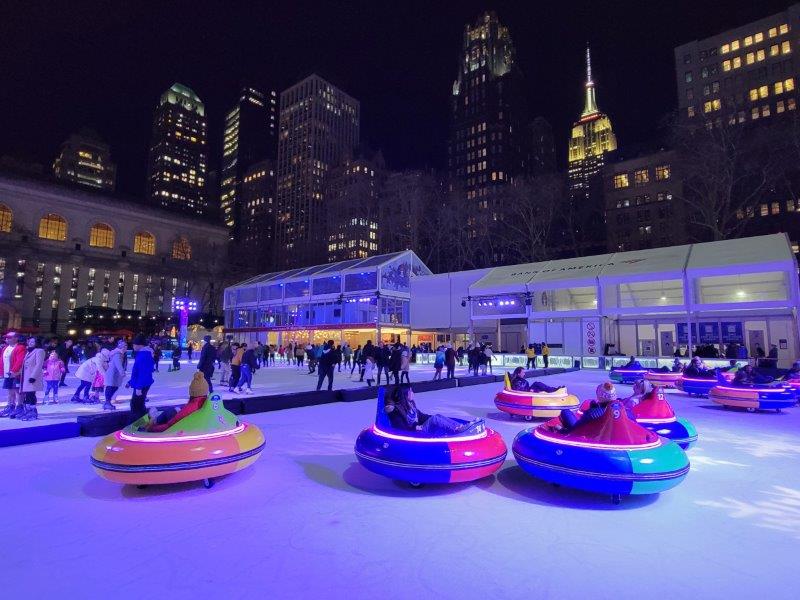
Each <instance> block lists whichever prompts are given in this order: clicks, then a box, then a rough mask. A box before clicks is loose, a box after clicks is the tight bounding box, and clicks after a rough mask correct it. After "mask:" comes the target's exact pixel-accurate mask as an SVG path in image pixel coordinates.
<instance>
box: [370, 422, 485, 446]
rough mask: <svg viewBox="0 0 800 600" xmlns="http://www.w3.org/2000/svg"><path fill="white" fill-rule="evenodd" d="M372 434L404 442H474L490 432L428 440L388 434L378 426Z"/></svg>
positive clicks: (373, 427) (373, 428)
mask: <svg viewBox="0 0 800 600" xmlns="http://www.w3.org/2000/svg"><path fill="white" fill-rule="evenodd" d="M372 433H374V434H375V435H379V436H381V437H385V438H389V439H390V440H400V441H402V442H471V441H473V440H482V439H484V438H485V437H487V436H488V435H489V430H488V429H485V430H484V431H483V432H481V433H477V434H474V435H462V436H453V437H437V438H426V437H413V436H410V435H398V434H396V433H387V432H385V431H383V430H381V429H378V427H377V426H376V425H373V426H372Z"/></svg>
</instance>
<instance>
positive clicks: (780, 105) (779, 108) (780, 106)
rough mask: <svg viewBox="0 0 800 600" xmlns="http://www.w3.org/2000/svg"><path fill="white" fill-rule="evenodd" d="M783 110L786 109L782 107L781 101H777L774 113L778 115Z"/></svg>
mask: <svg viewBox="0 0 800 600" xmlns="http://www.w3.org/2000/svg"><path fill="white" fill-rule="evenodd" d="M784 110H786V108H785V107H784V104H783V100H780V101H778V103H777V104H776V105H775V112H777V113H778V114H780V113H782V112H783V111H784Z"/></svg>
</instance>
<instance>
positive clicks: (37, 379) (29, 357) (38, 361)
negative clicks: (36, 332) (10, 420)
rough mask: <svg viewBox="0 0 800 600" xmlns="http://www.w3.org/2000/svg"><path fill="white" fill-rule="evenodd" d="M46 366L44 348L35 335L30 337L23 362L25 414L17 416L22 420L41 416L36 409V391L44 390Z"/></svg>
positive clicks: (22, 388)
mask: <svg viewBox="0 0 800 600" xmlns="http://www.w3.org/2000/svg"><path fill="white" fill-rule="evenodd" d="M43 366H44V350H42V348H41V344H40V343H39V340H37V339H36V338H35V337H31V338H29V339H28V349H27V353H26V354H25V360H24V361H23V363H22V385H21V386H20V390H21V391H22V395H23V403H24V404H23V414H22V415H21V416H19V417H17V418H18V419H19V420H20V421H32V420H35V419H38V418H39V413H38V412H37V410H36V392H41V391H42V387H43V386H42V375H43V373H42V367H43Z"/></svg>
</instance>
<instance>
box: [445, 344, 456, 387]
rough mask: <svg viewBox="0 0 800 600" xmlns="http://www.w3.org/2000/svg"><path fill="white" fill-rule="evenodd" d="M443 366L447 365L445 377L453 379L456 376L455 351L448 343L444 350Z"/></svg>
mask: <svg viewBox="0 0 800 600" xmlns="http://www.w3.org/2000/svg"><path fill="white" fill-rule="evenodd" d="M444 366H445V367H447V378H448V379H453V377H455V376H456V351H455V350H453V346H451V345H450V344H448V345H447V348H446V349H445V351H444Z"/></svg>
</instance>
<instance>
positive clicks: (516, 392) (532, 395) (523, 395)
mask: <svg viewBox="0 0 800 600" xmlns="http://www.w3.org/2000/svg"><path fill="white" fill-rule="evenodd" d="M500 393H501V394H509V395H510V396H519V397H520V398H537V397H539V396H541V397H543V398H544V399H545V400H550V399H557V398H566V397H567V396H569V394H568V393H567V392H566V391H565V392H563V393H561V394H556V393H552V394H549V393H547V392H523V391H522V390H503V391H502V392H500ZM498 395H499V394H498Z"/></svg>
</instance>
